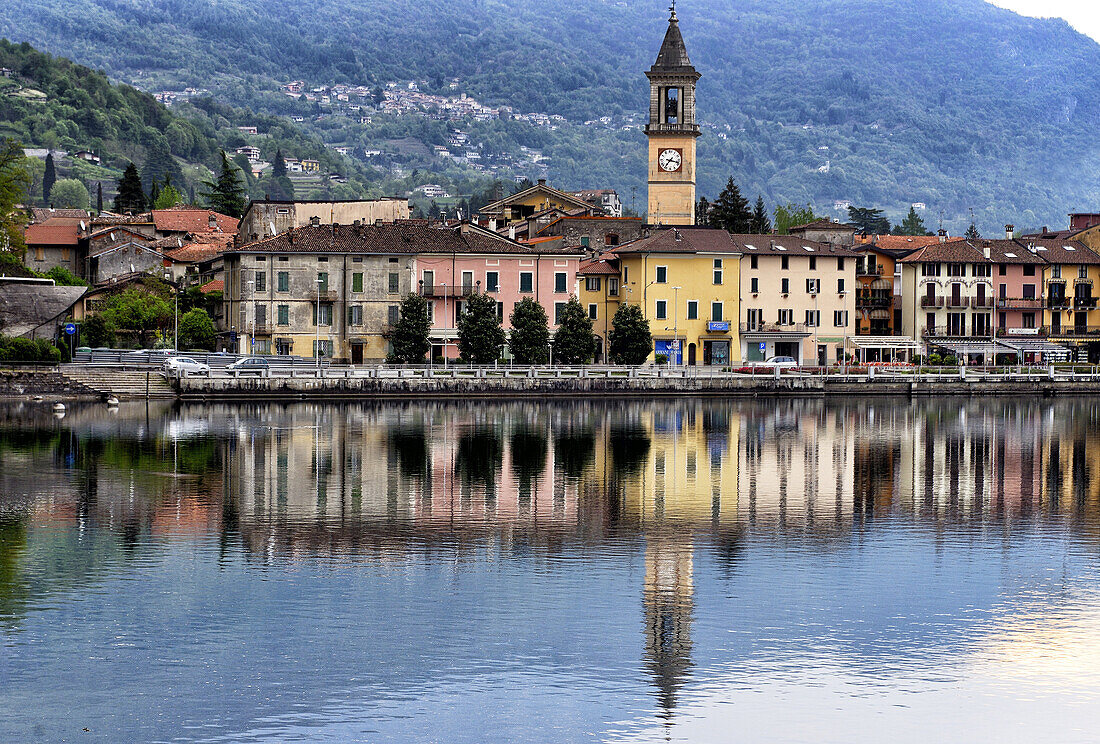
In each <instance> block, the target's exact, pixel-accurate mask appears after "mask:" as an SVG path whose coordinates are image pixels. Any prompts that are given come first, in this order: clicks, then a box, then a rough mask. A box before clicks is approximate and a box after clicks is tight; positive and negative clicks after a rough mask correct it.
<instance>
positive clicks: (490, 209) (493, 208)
mask: <svg viewBox="0 0 1100 744" xmlns="http://www.w3.org/2000/svg"><path fill="white" fill-rule="evenodd" d="M535 191H545V192H546V193H547V194H549V195H550V196H552V197H554V198H556V199H558V200H559V201H562V202H565V203H566V204H573V205H574V206H576V207H579V208H581V209H585V210H587V209H591V205H590V204H588V202H586V201H584V200H583V199H578V198H577V197H575V196H573V195H572V194H567V193H566V192H564V191H558V190H557V189H555V188H553V187H551V186H547V185H546V184H545V183H540V184H535V185H534V186H531V187H528V188H526V189H524V190H523V191H520V192H518V193H515V194H512V195H511V196H506V197H504V198H503V199H500V200H499V201H495V202H493V203H492V204H486V205H485V206H484V207H482V208H481V209H480V210H478V211H479V212H481V213H483V214H490V213H494V212H499V211H500V210H502V209H503V208H504V206H505V205H506V204H511V203H512V202H516V201H522V200H523V198H525V197H526V196H527V195H528V194H531V193H533V192H535ZM555 208H556V207H555Z"/></svg>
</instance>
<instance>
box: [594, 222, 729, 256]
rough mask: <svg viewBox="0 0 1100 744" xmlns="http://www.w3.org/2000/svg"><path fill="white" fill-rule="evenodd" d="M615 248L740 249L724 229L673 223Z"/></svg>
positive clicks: (674, 250)
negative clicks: (683, 225) (675, 224)
mask: <svg viewBox="0 0 1100 744" xmlns="http://www.w3.org/2000/svg"><path fill="white" fill-rule="evenodd" d="M613 252H614V253H616V254H618V255H626V254H636V253H740V252H741V248H740V246H738V245H737V244H736V243H735V242H734V240H733V236H732V235H730V234H729V233H728V232H726V231H725V230H717V229H715V228H710V227H670V228H667V229H661V230H659V231H656V232H654V233H652V234H651V235H649V236H648V237H645V238H639V239H638V240H634V241H631V242H629V243H623V244H622V245H620V246H618V247H617V248H615V249H613Z"/></svg>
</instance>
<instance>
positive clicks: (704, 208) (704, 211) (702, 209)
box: [695, 196, 710, 227]
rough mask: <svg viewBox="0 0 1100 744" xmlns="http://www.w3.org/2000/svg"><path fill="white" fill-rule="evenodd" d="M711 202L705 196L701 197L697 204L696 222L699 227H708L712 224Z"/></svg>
mask: <svg viewBox="0 0 1100 744" xmlns="http://www.w3.org/2000/svg"><path fill="white" fill-rule="evenodd" d="M709 220H710V202H709V201H708V200H707V198H706V197H705V196H700V197H699V202H698V203H697V204H696V205H695V224H696V225H698V226H699V227H706V226H707V225H709V224H710V222H709Z"/></svg>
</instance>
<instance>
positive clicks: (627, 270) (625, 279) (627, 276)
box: [623, 266, 630, 284]
mask: <svg viewBox="0 0 1100 744" xmlns="http://www.w3.org/2000/svg"><path fill="white" fill-rule="evenodd" d="M628 281H630V267H629V266H624V267H623V284H626V283H627V282H628Z"/></svg>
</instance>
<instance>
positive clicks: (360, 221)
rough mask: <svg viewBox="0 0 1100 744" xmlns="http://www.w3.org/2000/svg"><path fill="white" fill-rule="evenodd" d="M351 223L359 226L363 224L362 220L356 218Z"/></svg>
mask: <svg viewBox="0 0 1100 744" xmlns="http://www.w3.org/2000/svg"><path fill="white" fill-rule="evenodd" d="M351 224H353V225H355V226H356V227H359V225H361V224H362V220H355V222H353V223H351Z"/></svg>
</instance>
